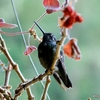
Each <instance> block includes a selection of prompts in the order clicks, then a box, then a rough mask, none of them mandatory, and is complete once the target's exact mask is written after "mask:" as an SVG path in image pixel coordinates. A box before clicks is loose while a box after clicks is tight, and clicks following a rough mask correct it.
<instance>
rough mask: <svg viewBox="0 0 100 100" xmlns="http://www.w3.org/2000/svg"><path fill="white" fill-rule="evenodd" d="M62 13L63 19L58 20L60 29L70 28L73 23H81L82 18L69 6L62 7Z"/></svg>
mask: <svg viewBox="0 0 100 100" xmlns="http://www.w3.org/2000/svg"><path fill="white" fill-rule="evenodd" d="M62 12H63V13H64V14H63V17H62V18H59V19H58V21H59V27H60V28H63V27H64V28H72V26H73V24H74V23H76V22H82V21H83V18H82V17H81V16H80V15H79V14H78V13H76V12H75V11H74V10H73V9H72V7H71V6H67V7H64V8H63V10H62Z"/></svg>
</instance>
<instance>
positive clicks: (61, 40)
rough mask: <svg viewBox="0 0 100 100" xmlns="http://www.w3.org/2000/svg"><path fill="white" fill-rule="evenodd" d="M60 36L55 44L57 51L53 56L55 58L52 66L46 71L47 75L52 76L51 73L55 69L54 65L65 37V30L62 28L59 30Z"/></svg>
mask: <svg viewBox="0 0 100 100" xmlns="http://www.w3.org/2000/svg"><path fill="white" fill-rule="evenodd" d="M61 34H62V37H61V39H60V40H59V41H58V42H57V50H56V54H55V57H54V60H53V63H52V66H51V67H50V68H49V69H48V71H47V73H48V74H53V71H54V69H55V65H56V63H57V61H58V59H59V57H60V50H61V47H62V45H63V43H64V41H65V39H66V37H67V34H68V33H67V29H65V28H63V29H61Z"/></svg>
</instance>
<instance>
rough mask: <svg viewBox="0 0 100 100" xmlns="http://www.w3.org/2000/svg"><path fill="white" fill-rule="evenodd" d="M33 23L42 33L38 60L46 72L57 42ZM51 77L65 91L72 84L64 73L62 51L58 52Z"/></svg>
mask: <svg viewBox="0 0 100 100" xmlns="http://www.w3.org/2000/svg"><path fill="white" fill-rule="evenodd" d="M34 23H35V24H36V25H37V27H38V28H39V29H40V30H41V32H42V33H43V39H42V42H41V43H40V44H39V46H38V58H39V61H40V63H41V65H42V66H43V67H44V68H45V69H46V70H48V69H49V68H50V67H51V65H52V62H53V60H54V57H55V53H56V49H57V40H56V38H55V36H54V34H52V33H46V32H44V30H43V29H42V28H41V27H40V26H39V24H38V23H37V22H35V21H34ZM53 77H54V78H55V80H56V81H57V82H58V83H59V84H60V86H61V87H62V88H63V89H65V90H66V88H71V87H72V83H71V81H70V79H69V77H68V75H67V73H66V66H65V64H64V53H63V51H62V50H61V51H60V58H59V59H58V61H57V63H56V65H55V70H54V73H53Z"/></svg>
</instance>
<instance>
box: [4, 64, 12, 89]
mask: <svg viewBox="0 0 100 100" xmlns="http://www.w3.org/2000/svg"><path fill="white" fill-rule="evenodd" d="M11 70H12V66H11V65H10V64H9V65H8V68H6V69H5V81H4V87H6V89H7V88H8V87H9V80H10V73H11Z"/></svg>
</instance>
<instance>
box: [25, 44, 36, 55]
mask: <svg viewBox="0 0 100 100" xmlns="http://www.w3.org/2000/svg"><path fill="white" fill-rule="evenodd" d="M35 50H37V48H36V47H35V46H27V48H26V50H25V51H24V55H26V56H28V55H29V54H31V53H32V52H33V51H35Z"/></svg>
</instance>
